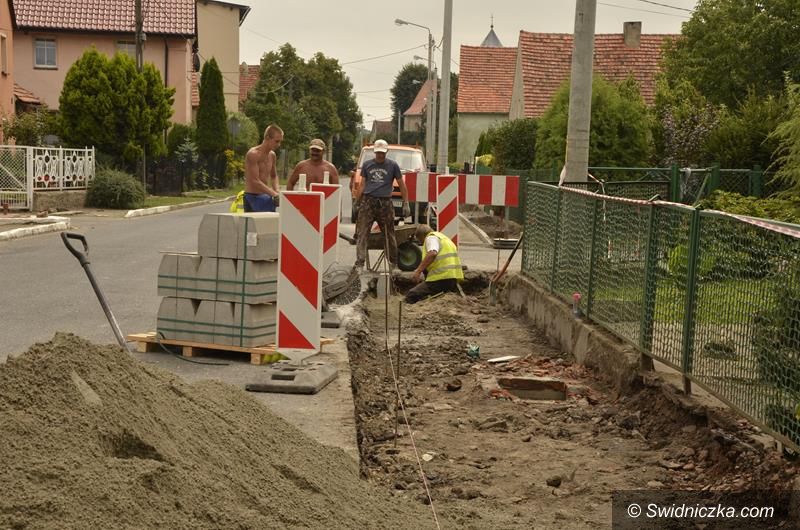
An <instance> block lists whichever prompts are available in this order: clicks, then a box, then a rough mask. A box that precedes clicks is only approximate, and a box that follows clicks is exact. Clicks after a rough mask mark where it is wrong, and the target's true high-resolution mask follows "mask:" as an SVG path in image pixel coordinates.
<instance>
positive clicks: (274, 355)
mask: <svg viewBox="0 0 800 530" xmlns="http://www.w3.org/2000/svg"><path fill="white" fill-rule="evenodd" d="M125 340H128V341H130V342H135V343H136V351H138V352H140V353H145V352H160V351H163V350H162V349H161V347H160V346H159V344H158V343H159V341H158V339H157V338H156V333H155V331H150V332H148V333H133V334H131V335H128V336H127V337H125ZM333 341H334V339H330V338H323V339H321V340H320V351H321V350H322V346H324V345H325V344H331V343H332V342H333ZM161 344H163V345H164V346H177V347H179V348H180V349H181V355H182V356H184V357H198V356H202V355H203V354H204V353H206V352H214V353H247V354H250V364H255V365H262V364H268V363H274V362H277V361H280V360H281V359H285V358H286V357H284V356H282V355H281V354H280V353H278V350H276V349H275V345H274V344H267V345H265V346H257V347H252V348H243V347H240V346H228V345H227V344H212V343H209V342H192V341H187V340H172V339H161Z"/></svg>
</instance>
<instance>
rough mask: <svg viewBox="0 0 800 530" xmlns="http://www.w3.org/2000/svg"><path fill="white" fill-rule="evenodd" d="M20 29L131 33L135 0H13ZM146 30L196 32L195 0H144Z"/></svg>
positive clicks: (161, 33) (184, 34) (165, 33)
mask: <svg viewBox="0 0 800 530" xmlns="http://www.w3.org/2000/svg"><path fill="white" fill-rule="evenodd" d="M12 4H13V13H14V17H15V22H16V25H17V27H18V28H20V29H49V30H70V31H99V32H113V33H129V32H133V31H134V29H135V24H134V0H12ZM142 12H143V14H144V31H145V33H150V34H154V35H181V36H194V35H195V24H194V22H195V0H142Z"/></svg>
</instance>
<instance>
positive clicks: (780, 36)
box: [664, 0, 800, 108]
mask: <svg viewBox="0 0 800 530" xmlns="http://www.w3.org/2000/svg"><path fill="white" fill-rule="evenodd" d="M798 29H800V9H798V5H797V0H700V1H699V2H698V3H697V6H696V7H695V8H694V11H693V13H692V17H691V19H690V20H689V21H687V22H684V24H683V28H682V31H681V35H682V36H681V38H679V39H676V40H675V41H674V42H673V43H672V45H671V46H668V47H667V50H666V53H665V58H664V68H665V72H666V78H667V79H669V80H671V81H673V80H675V81H678V82H679V81H680V80H690V81H691V82H692V84H693V85H694V86H695V87H697V89H698V90H699V91H700V93H701V94H703V95H704V96H705V97H707V98H708V99H709V101H710V102H711V103H713V104H720V103H724V104H726V105H728V106H729V107H731V108H734V107H736V106H737V99H741V98H744V96H745V95H746V94H747V90H748V89H752V90H753V91H754V92H755V94H756V95H757V96H759V97H763V96H766V95H769V94H772V95H778V94H780V93H781V91H782V89H783V87H784V72H788V73H789V75H790V76H791V77H793V78H794V79H797V78H800V39H798V38H797V32H798Z"/></svg>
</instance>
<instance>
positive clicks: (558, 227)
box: [550, 188, 562, 292]
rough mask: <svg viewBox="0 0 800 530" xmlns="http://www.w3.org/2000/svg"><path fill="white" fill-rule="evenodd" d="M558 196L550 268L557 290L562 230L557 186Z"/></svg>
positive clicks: (552, 286) (551, 286)
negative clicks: (551, 264)
mask: <svg viewBox="0 0 800 530" xmlns="http://www.w3.org/2000/svg"><path fill="white" fill-rule="evenodd" d="M556 194H557V195H556V197H557V201H558V204H557V206H556V223H555V229H556V235H555V237H554V238H553V267H552V269H551V270H550V290H551V291H552V292H555V290H556V268H557V266H558V243H559V239H560V237H559V236H560V235H561V234H560V232H561V194H562V192H561V188H556Z"/></svg>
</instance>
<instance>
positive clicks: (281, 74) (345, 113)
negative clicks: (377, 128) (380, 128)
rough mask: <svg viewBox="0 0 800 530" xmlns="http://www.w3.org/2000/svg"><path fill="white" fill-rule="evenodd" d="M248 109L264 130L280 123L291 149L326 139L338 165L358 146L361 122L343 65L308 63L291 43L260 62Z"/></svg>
mask: <svg viewBox="0 0 800 530" xmlns="http://www.w3.org/2000/svg"><path fill="white" fill-rule="evenodd" d="M244 111H245V114H247V115H248V116H249V117H250V118H251V119H252V120H253V121H255V123H256V124H257V126H258V128H259V130H260V131H263V130H264V128H265V127H266V126H267V125H268V124H269V123H277V124H278V125H280V127H281V128H282V129H283V131H284V145H285V146H286V147H287V148H289V149H297V148H299V149H302V150H305V147H306V144H307V142H308V141H309V140H310V139H311V138H313V137H321V138H323V139H324V140H325V141H326V142H328V143H329V144H330V145H331V146H332V148H333V163H334V164H335V165H337V166H338V167H342V166H343V165H344V164H345V163H346V162H347V159H348V158H349V156H350V153H351V152H352V151H353V149H354V148H355V144H356V142H357V139H358V126H359V124H360V123H361V119H362V116H361V113H360V112H359V110H358V105H357V104H356V99H355V94H354V93H353V85H352V83H351V82H350V80H349V79H348V78H347V76H346V75H345V73H344V71H343V70H342V67H341V65H340V64H339V61H338V60H336V59H333V58H330V57H326V56H325V55H323V54H322V53H317V54H316V55H314V56H313V57H312V58H311V59H309V60H308V61H307V62H306V61H304V60H303V59H302V58H301V57H299V56H298V55H297V52H296V51H295V49H294V48H293V47H292V46H291V45H290V44H284V45H283V46H281V47H280V48H279V49H278V51H274V52H269V53H267V54H265V55H264V57H263V58H262V59H261V70H260V76H259V80H258V82H257V83H256V86H255V87H254V89H253V91H252V92H251V95H250V97H249V98H248V99H247V101H246V102H245V108H244Z"/></svg>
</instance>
